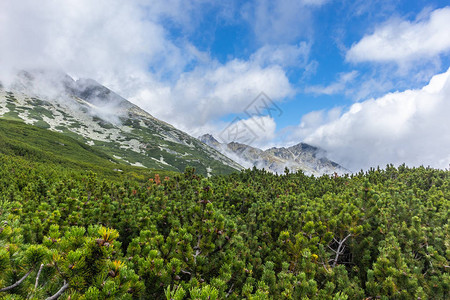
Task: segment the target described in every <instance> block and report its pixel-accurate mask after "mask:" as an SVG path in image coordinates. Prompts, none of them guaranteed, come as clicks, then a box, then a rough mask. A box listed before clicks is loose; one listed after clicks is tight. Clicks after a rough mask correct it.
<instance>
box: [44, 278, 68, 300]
mask: <svg viewBox="0 0 450 300" xmlns="http://www.w3.org/2000/svg"><path fill="white" fill-rule="evenodd" d="M68 287H69V284H68V283H67V282H66V281H65V280H64V285H63V286H62V287H61V288H60V289H59V291H58V292H56V294H54V295H53V296H50V297H48V298H47V299H45V300H56V299H58V297H59V296H61V295H62V293H64V291H65V290H67V288H68Z"/></svg>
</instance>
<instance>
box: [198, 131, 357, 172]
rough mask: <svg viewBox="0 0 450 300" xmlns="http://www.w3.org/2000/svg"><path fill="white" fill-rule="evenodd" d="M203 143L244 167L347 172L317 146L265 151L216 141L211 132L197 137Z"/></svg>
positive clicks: (306, 145)
mask: <svg viewBox="0 0 450 300" xmlns="http://www.w3.org/2000/svg"><path fill="white" fill-rule="evenodd" d="M198 139H199V140H201V141H202V142H204V143H205V144H208V145H209V146H211V147H213V148H215V149H217V150H218V151H220V152H222V153H223V154H224V155H227V156H229V157H230V158H233V159H234V160H235V161H237V162H239V163H240V164H242V165H243V166H245V167H252V166H255V167H257V168H259V169H263V168H264V169H266V170H269V171H271V172H274V173H279V174H280V173H283V172H284V170H285V168H288V169H289V170H291V171H294V172H295V171H297V170H302V171H303V172H305V173H306V174H309V175H316V176H320V175H322V174H333V173H335V172H336V173H338V174H342V173H348V172H349V171H348V170H347V169H345V168H343V167H342V166H340V165H339V164H337V163H335V162H333V161H331V160H329V159H328V158H326V156H325V151H323V150H322V149H320V148H317V147H314V146H311V145H308V144H305V143H299V144H297V145H295V146H292V147H288V148H285V147H282V148H276V147H274V148H270V149H267V150H265V151H263V150H261V149H258V148H255V147H251V146H249V145H245V144H241V143H236V142H231V143H228V144H222V143H219V142H218V141H217V140H216V139H215V138H214V137H213V136H212V135H210V134H205V135H203V136H200V137H199V138H198Z"/></svg>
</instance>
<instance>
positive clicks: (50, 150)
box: [0, 119, 174, 180]
mask: <svg viewBox="0 0 450 300" xmlns="http://www.w3.org/2000/svg"><path fill="white" fill-rule="evenodd" d="M0 153H3V154H5V155H8V156H13V157H15V156H20V157H22V158H24V159H25V160H26V161H29V162H33V163H41V164H50V165H57V166H58V167H61V168H67V169H71V170H74V171H93V172H96V173H99V174H101V176H102V177H105V178H110V179H112V178H114V179H118V180H122V179H131V178H133V179H137V180H145V179H148V177H153V176H154V174H156V173H158V174H160V175H161V176H170V175H173V174H174V172H170V171H166V170H153V169H146V168H140V167H133V166H129V165H125V164H123V163H120V162H118V161H117V160H115V159H114V158H112V157H110V156H109V155H107V154H105V153H103V152H101V151H99V150H97V149H94V148H92V147H90V146H88V145H86V144H83V143H81V142H79V141H77V140H75V139H73V138H71V137H68V136H66V135H64V134H60V133H57V132H52V131H49V130H46V129H42V128H38V127H36V126H32V125H27V124H25V123H23V122H20V121H13V120H5V119H0ZM118 170H122V171H118Z"/></svg>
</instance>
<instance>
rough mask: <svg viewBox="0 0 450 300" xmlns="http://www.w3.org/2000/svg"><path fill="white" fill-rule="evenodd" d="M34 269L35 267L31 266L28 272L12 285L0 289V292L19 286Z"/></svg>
mask: <svg viewBox="0 0 450 300" xmlns="http://www.w3.org/2000/svg"><path fill="white" fill-rule="evenodd" d="M32 271H33V268H31V269H30V270H29V271H28V272H27V274H25V275H24V276H23V277H22V278H20V279H19V280H18V281H17V282H16V283H14V284H12V285H10V286H7V287H4V288H2V289H0V292H6V291H9V290H11V289H13V288H15V287H17V286H19V285H20V284H21V283H22V282H23V281H24V280H25V279H27V277H28V276H29V275H30V274H31V272H32Z"/></svg>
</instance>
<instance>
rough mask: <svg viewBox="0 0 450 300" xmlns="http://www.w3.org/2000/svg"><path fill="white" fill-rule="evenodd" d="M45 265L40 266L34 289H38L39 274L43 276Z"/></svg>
mask: <svg viewBox="0 0 450 300" xmlns="http://www.w3.org/2000/svg"><path fill="white" fill-rule="evenodd" d="M43 267H44V264H41V266H40V267H39V271H38V273H37V275H36V283H35V284H34V290H36V289H37V286H38V284H39V276H41V272H42V268H43Z"/></svg>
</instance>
